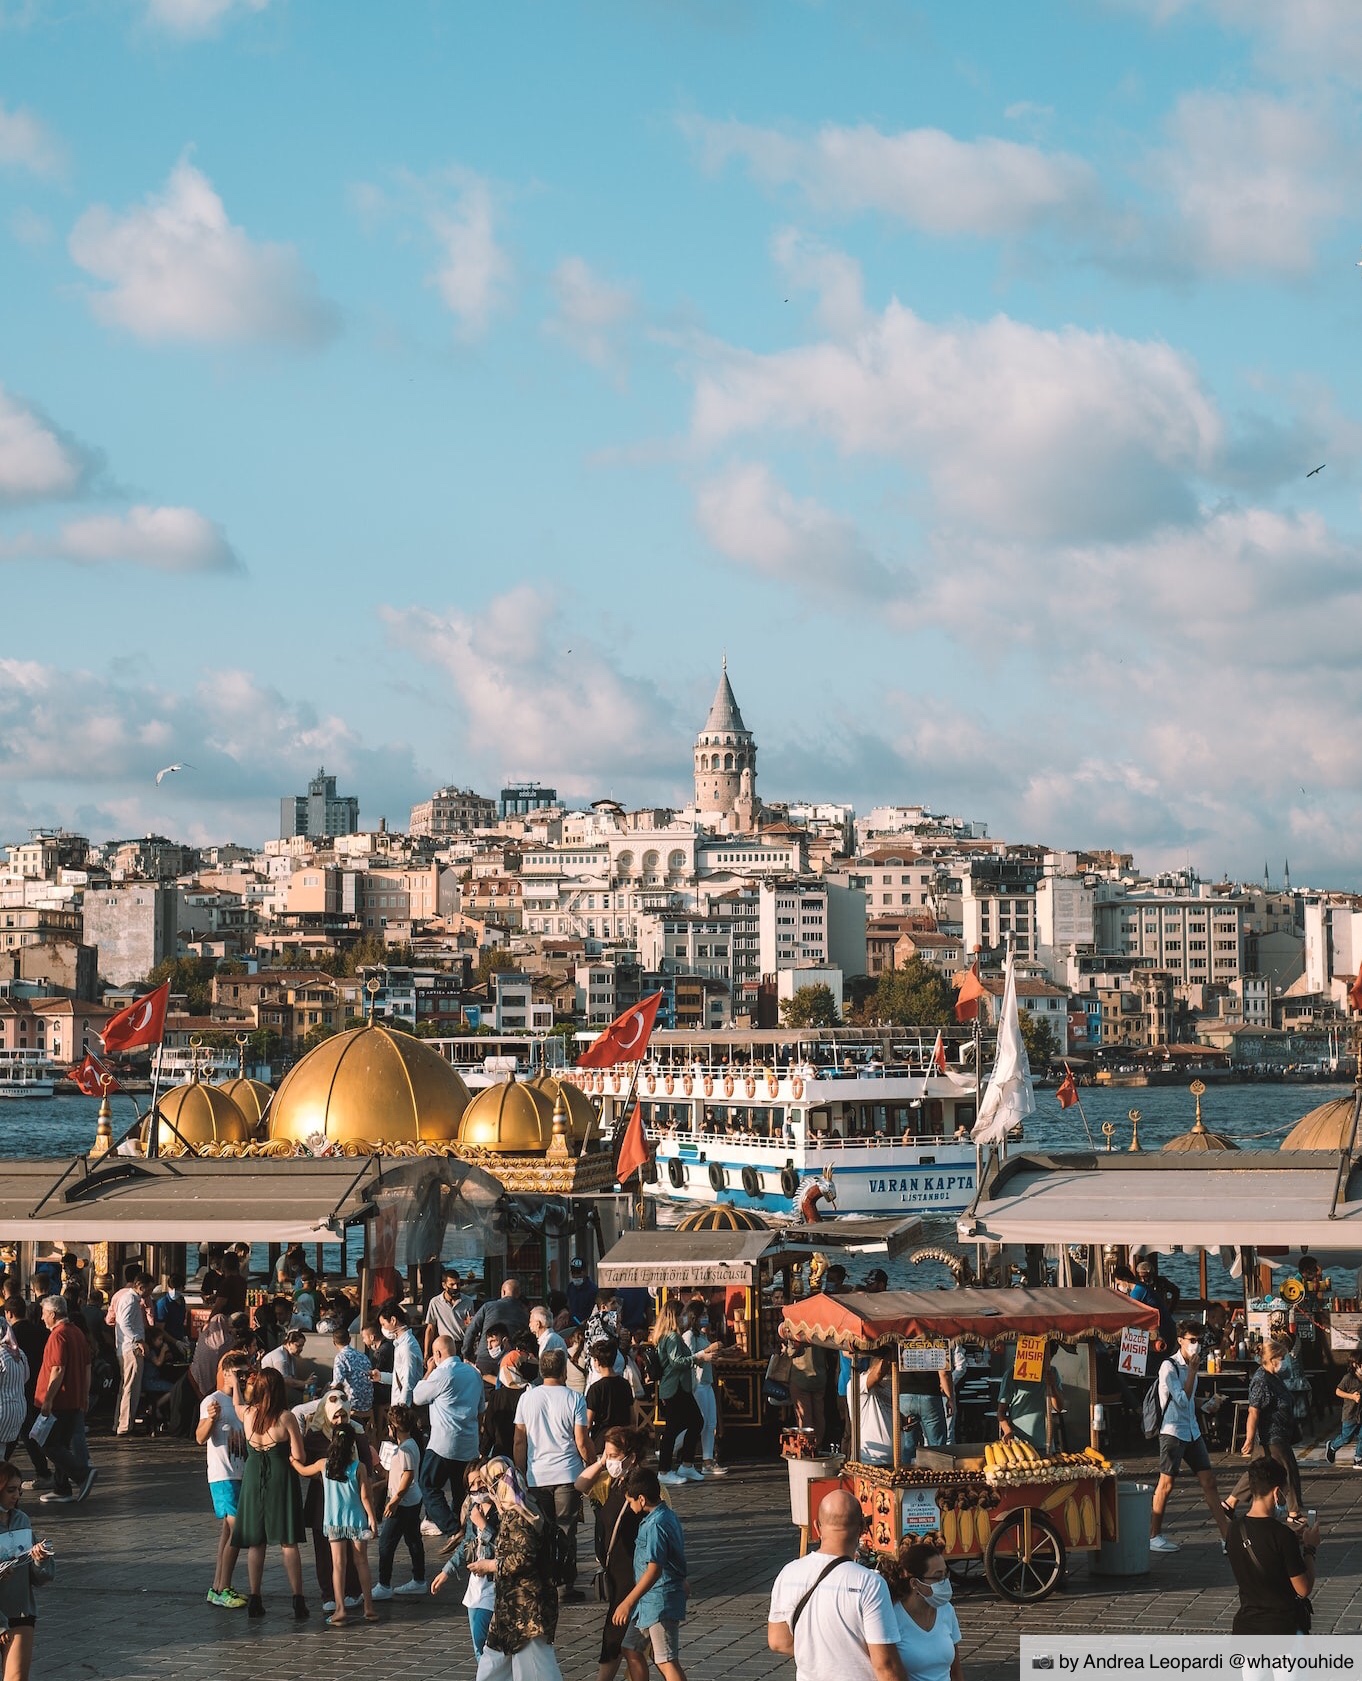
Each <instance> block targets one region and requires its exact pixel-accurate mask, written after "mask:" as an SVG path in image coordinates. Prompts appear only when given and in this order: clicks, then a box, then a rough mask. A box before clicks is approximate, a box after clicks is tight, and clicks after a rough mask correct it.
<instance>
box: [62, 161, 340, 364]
mask: <svg viewBox="0 0 1362 1681" xmlns="http://www.w3.org/2000/svg"><path fill="white" fill-rule="evenodd" d="M69 246H70V251H71V256H72V257H73V258H74V260H75V261H76V263H77V264H78V265H79V266H80V267H81V268H83V269H84V270H85V271H86V273H87V274H90V275H93V276H94V278H95V279H97V280H101V281H104V282H106V283H107V285H108V290H106V291H100V292H95V293H92V294H91V297H90V304H91V307H92V309H93V310H94V312H95V314H96V315H97V316H98V317H99V319H100V320H102V321H105V322H107V323H109V324H110V325H112V326H116V327H122V328H124V329H125V330H126V331H128V332H130V333H132V334H133V335H134V336H135V337H137V338H139V339H142V340H144V341H146V342H148V343H165V342H171V341H180V342H186V343H202V344H250V343H275V344H293V345H316V344H319V343H321V342H323V341H324V340H326V339H328V338H330V337H331V336H332V335H333V334H334V332H335V331H336V327H337V319H336V312H335V310H334V309H333V308H332V306H331V305H329V304H328V303H326V302H325V301H324V300H323V298H322V297H321V295H320V293H319V291H318V288H317V283H316V280H315V279H314V278H313V276H312V275H311V274H310V273H309V272H308V270H307V269H306V268H305V267H304V265H303V262H302V260H301V258H300V257H299V255H298V253H297V251H296V250H295V249H294V248H293V247H292V246H291V245H278V244H264V243H257V242H256V241H254V240H252V239H251V238H250V237H249V236H248V235H247V234H246V232H245V231H244V230H243V229H242V228H239V227H235V226H234V225H233V224H232V223H231V222H230V221H229V220H228V219H227V211H226V208H225V207H224V205H223V202H222V200H221V198H219V196H218V194H217V193H216V191H215V190H214V188H213V185H212V183H211V182H210V181H209V179H208V177H207V176H206V175H204V174H203V173H202V172H201V171H200V170H198V169H196V168H195V167H194V166H193V165H192V164H191V163H189V162H188V161H187V160H185V159H181V161H180V162H179V163H178V164H177V165H176V166H175V168H174V169H173V170H172V171H171V175H170V179H169V181H168V182H167V183H166V186H165V190H164V191H163V192H161V193H159V194H154V195H152V196H151V197H150V198H148V200H147V201H146V203H145V204H143V205H140V206H138V207H137V208H135V209H132V210H129V211H128V212H127V213H126V214H124V215H121V216H120V215H116V214H115V213H114V212H113V211H111V210H109V209H107V208H106V207H105V206H103V205H95V206H93V207H92V208H91V209H89V210H87V211H86V212H85V214H84V215H83V216H82V217H81V218H80V220H79V221H78V222H77V223H76V225H75V227H74V228H73V229H72V232H71V238H70V241H69Z"/></svg>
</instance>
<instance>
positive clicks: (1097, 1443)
mask: <svg viewBox="0 0 1362 1681" xmlns="http://www.w3.org/2000/svg"><path fill="white" fill-rule="evenodd" d="M1096 1407H1097V1343H1096V1341H1095V1340H1089V1342H1088V1445H1089V1446H1090V1447H1091V1448H1092V1449H1093V1451H1094V1452H1095V1453H1101V1451H1102V1432H1101V1431H1100V1430H1099V1429H1098V1428H1097V1423H1096V1420H1095V1419H1094V1417H1093V1414H1094V1411H1095V1410H1096Z"/></svg>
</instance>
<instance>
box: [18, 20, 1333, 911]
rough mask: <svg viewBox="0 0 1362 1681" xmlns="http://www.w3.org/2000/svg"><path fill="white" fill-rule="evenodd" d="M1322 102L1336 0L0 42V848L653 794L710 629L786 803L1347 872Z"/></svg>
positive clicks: (1160, 855) (360, 26)
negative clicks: (517, 792) (946, 818)
mask: <svg viewBox="0 0 1362 1681" xmlns="http://www.w3.org/2000/svg"><path fill="white" fill-rule="evenodd" d="M1359 80H1362V41H1359V32H1358V30H1357V29H1356V21H1355V12H1354V10H1353V7H1352V5H1351V3H1350V0H1310V4H1308V5H1298V6H1293V7H1287V6H1285V5H1277V4H1274V3H1269V0H1234V3H1231V0H1109V3H1105V4H1104V3H1100V0H1090V3H1088V4H1078V3H1076V0H1075V3H1068V0H1050V3H1044V0H1037V3H1035V4H1032V5H1029V6H1026V7H1018V6H1015V5H1011V4H1001V3H1000V4H995V5H990V4H985V3H982V0H981V3H979V4H975V5H971V6H969V7H959V6H954V5H945V4H931V5H919V6H913V5H911V4H908V3H905V0H895V3H883V4H881V3H877V0H847V3H846V4H841V5H835V4H831V3H826V4H815V3H811V0H781V3H776V0H772V3H769V4H761V3H758V0H750V3H745V0H727V3H724V4H720V3H718V0H713V3H710V0H652V3H648V0H637V3H634V4H629V5H626V4H614V3H610V4H607V3H604V0H602V3H599V4H582V5H571V4H561V5H554V6H544V5H539V6H529V5H518V4H514V3H510V4H502V5H499V6H496V7H478V6H465V5H455V4H444V3H437V0H409V3H406V4H402V5H389V6H383V7H375V6H373V5H370V4H360V3H358V0H326V3H325V4H323V3H321V0H312V3H308V0H123V3H115V0H101V3H95V0H88V3H81V0H61V3H58V0H0V277H3V278H2V280H0V287H2V289H0V298H2V299H3V308H2V309H0V589H3V591H4V602H5V608H6V612H5V619H4V623H5V635H4V639H3V643H2V644H0V724H2V725H3V738H0V739H2V740H3V745H0V837H3V838H14V837H16V836H18V835H20V834H21V833H22V832H23V831H24V830H25V828H26V827H27V826H29V825H30V824H37V823H42V822H53V821H63V822H66V823H69V824H80V825H83V826H85V827H87V828H88V829H89V830H90V831H91V832H92V833H94V834H96V835H103V834H106V833H129V832H138V831H141V830H145V829H148V828H156V829H158V830H165V831H168V832H170V833H173V834H177V835H183V836H186V837H191V838H196V839H208V838H226V837H228V836H231V837H233V838H237V839H241V840H253V839H258V838H263V837H264V836H266V835H268V834H269V833H270V832H272V829H273V826H274V821H275V812H276V811H277V806H276V805H275V801H276V799H277V797H278V795H279V794H280V793H283V792H289V791H292V790H294V789H299V788H301V787H302V786H304V782H305V779H306V777H307V776H308V775H309V774H310V773H311V772H312V770H313V769H314V768H315V766H316V765H317V764H318V763H320V762H322V761H324V762H325V763H326V765H327V768H328V769H330V770H335V771H336V772H337V773H338V774H339V776H340V778H341V781H342V785H343V786H344V787H345V788H347V789H348V790H353V791H354V792H356V793H358V795H359V797H360V800H361V807H362V812H363V814H364V816H365V818H366V819H368V820H376V819H377V817H378V816H379V815H380V814H383V815H386V816H387V817H388V818H389V820H390V821H392V822H395V823H398V822H402V821H404V820H405V813H406V808H407V806H408V805H409V804H410V803H411V801H412V800H414V799H416V798H420V797H422V796H423V795H424V794H426V793H428V792H429V790H430V789H431V788H432V787H434V786H436V785H437V784H440V783H443V782H451V781H458V782H472V783H474V784H475V785H477V786H479V787H480V788H483V789H494V788H495V787H496V786H497V785H498V784H499V781H500V779H501V778H502V777H503V776H506V775H515V776H534V777H539V778H543V779H545V780H550V781H554V782H556V783H557V784H558V786H559V787H560V788H561V789H563V790H564V791H566V792H568V793H570V794H572V795H574V796H578V795H580V796H585V797H587V798H590V797H595V796H597V795H600V794H604V793H607V792H609V793H613V794H615V795H616V796H617V797H622V798H625V799H637V800H639V801H645V800H646V801H667V800H679V799H680V798H682V797H683V796H684V794H685V791H686V788H687V785H688V781H689V756H690V744H691V737H692V736H693V734H694V731H695V729H696V728H697V727H698V724H699V722H700V720H701V719H702V717H703V714H704V710H705V708H706V706H707V704H708V700H709V697H710V694H711V693H712V690H713V686H714V682H715V678H716V673H717V667H718V663H719V659H720V656H721V653H722V652H723V651H724V650H725V649H726V650H727V652H728V655H729V663H730V671H731V674H732V678H733V682H734V686H735V688H736V690H737V693H738V697H739V700H740V702H741V704H742V706H743V708H744V711H745V714H746V717H747V721H748V723H749V725H750V726H751V727H752V728H753V729H754V730H755V731H756V732H757V735H758V740H759V743H760V748H761V761H760V788H761V791H762V792H763V793H764V794H765V795H766V796H767V797H768V798H782V797H791V798H793V797H804V798H813V797H822V798H836V799H850V800H853V801H855V802H856V803H857V804H858V805H859V806H861V807H862V808H864V807H867V806H869V805H870V804H872V803H878V802H882V801H923V802H927V803H929V804H932V805H934V806H938V807H943V808H946V809H950V810H952V811H958V812H962V813H964V814H966V815H969V816H972V817H977V818H981V819H983V820H985V821H987V822H988V823H989V825H990V828H991V832H993V833H995V834H998V833H1000V834H1007V835H1010V836H1014V837H1016V838H1018V839H1033V840H1043V841H1046V842H1049V843H1051V844H1053V845H1056V846H1092V845H1111V846H1118V847H1125V848H1128V849H1131V850H1134V851H1135V852H1136V853H1137V855H1138V856H1139V858H1140V860H1141V861H1142V862H1143V863H1146V864H1148V865H1155V864H1166V863H1181V862H1183V861H1185V860H1187V859H1191V860H1192V861H1193V862H1195V863H1196V864H1198V865H1199V866H1200V867H1201V868H1202V869H1203V871H1205V872H1206V873H1208V874H1215V875H1218V874H1220V873H1221V872H1222V871H1226V870H1228V871H1230V872H1245V873H1248V874H1251V875H1255V876H1256V875H1257V874H1259V873H1260V872H1261V869H1262V864H1263V861H1264V859H1265V858H1267V859H1271V861H1272V868H1273V872H1274V875H1275V874H1276V873H1277V872H1278V871H1279V870H1280V866H1281V861H1282V859H1283V858H1284V857H1287V856H1289V857H1290V859H1291V864H1292V873H1293V877H1294V878H1295V879H1296V880H1297V881H1306V880H1309V881H1314V882H1316V883H1321V884H1322V883H1340V884H1349V885H1362V866H1359V864H1358V861H1357V856H1356V850H1357V849H1356V846H1355V844H1354V842H1353V836H1354V835H1355V834H1356V833H1357V832H1358V826H1359V818H1362V811H1359V793H1358V790H1359V787H1362V732H1359V731H1358V729H1357V721H1358V718H1357V714H1358V702H1359V692H1360V690H1362V677H1359V674H1358V662H1357V660H1356V657H1355V651H1356V646H1357V632H1358V629H1359V621H1360V620H1362V598H1360V597H1359V567H1358V562H1359V558H1360V554H1359V540H1358V537H1359V518H1358V513H1359V509H1358V494H1359V476H1358V472H1357V468H1356V465H1355V463H1356V460H1357V454H1358V447H1357V446H1358V442H1359V439H1360V438H1362V427H1360V425H1359V414H1358V405H1357V402H1356V399H1355V396H1354V390H1353V386H1354V383H1355V382H1354V380H1353V379H1352V378H1351V377H1350V376H1351V372H1352V369H1353V368H1354V366H1355V365H1356V362H1357V350H1358V342H1357V341H1358V324H1359V319H1362V271H1359V270H1358V269H1357V268H1356V267H1355V263H1356V260H1357V257H1358V256H1359V253H1360V249H1362V229H1360V228H1359V223H1358V216H1357V213H1356V208H1355V207H1356V203H1357V187H1358V179H1357V177H1358V164H1357V162H1356V159H1357V157H1358V156H1359V155H1362V154H1360V153H1359V149H1358V139H1359V134H1358V127H1359V121H1358V116H1357V98H1356V94H1357V85H1358V82H1359ZM1321 462H1327V466H1326V467H1325V470H1324V471H1323V472H1322V473H1320V474H1318V475H1316V476H1315V477H1313V478H1307V477H1306V475H1307V473H1308V472H1309V470H1310V469H1311V468H1313V467H1316V466H1318V465H1319V464H1320V463H1321ZM172 760H179V761H185V762H188V763H189V764H191V765H193V766H194V770H193V771H192V772H186V773H185V774H184V775H183V776H181V777H179V778H176V779H172V780H170V781H169V782H168V783H167V784H165V785H163V787H162V788H161V789H160V790H159V791H158V790H157V789H156V788H155V786H154V783H153V781H152V778H153V776H154V772H155V771H156V769H157V768H158V767H159V766H160V765H162V764H165V763H168V762H170V761H172Z"/></svg>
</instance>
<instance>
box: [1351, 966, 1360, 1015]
mask: <svg viewBox="0 0 1362 1681" xmlns="http://www.w3.org/2000/svg"><path fill="white" fill-rule="evenodd" d="M1348 1002H1349V1003H1350V1004H1351V1005H1352V1007H1353V1009H1355V1010H1362V969H1360V970H1359V971H1358V974H1357V979H1356V980H1355V981H1354V982H1353V984H1352V985H1351V986H1350V987H1349V988H1348Z"/></svg>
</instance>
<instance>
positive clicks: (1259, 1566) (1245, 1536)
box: [1230, 1518, 1268, 1581]
mask: <svg viewBox="0 0 1362 1681" xmlns="http://www.w3.org/2000/svg"><path fill="white" fill-rule="evenodd" d="M1230 1534H1231V1535H1233V1536H1234V1537H1235V1539H1236V1540H1237V1541H1238V1543H1239V1546H1240V1549H1241V1550H1242V1551H1243V1552H1245V1553H1247V1554H1248V1556H1249V1558H1250V1559H1251V1560H1252V1561H1253V1568H1254V1569H1255V1570H1256V1571H1257V1572H1258V1574H1259V1575H1260V1576H1261V1577H1263V1579H1264V1580H1265V1581H1266V1580H1267V1579H1268V1575H1267V1566H1266V1565H1265V1564H1264V1563H1263V1561H1262V1559H1260V1558H1259V1557H1258V1554H1257V1553H1256V1552H1255V1551H1254V1550H1253V1542H1252V1541H1250V1540H1249V1532H1248V1524H1247V1522H1246V1521H1245V1520H1244V1519H1243V1518H1236V1519H1235V1520H1234V1521H1233V1522H1232V1523H1231V1524H1230Z"/></svg>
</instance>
